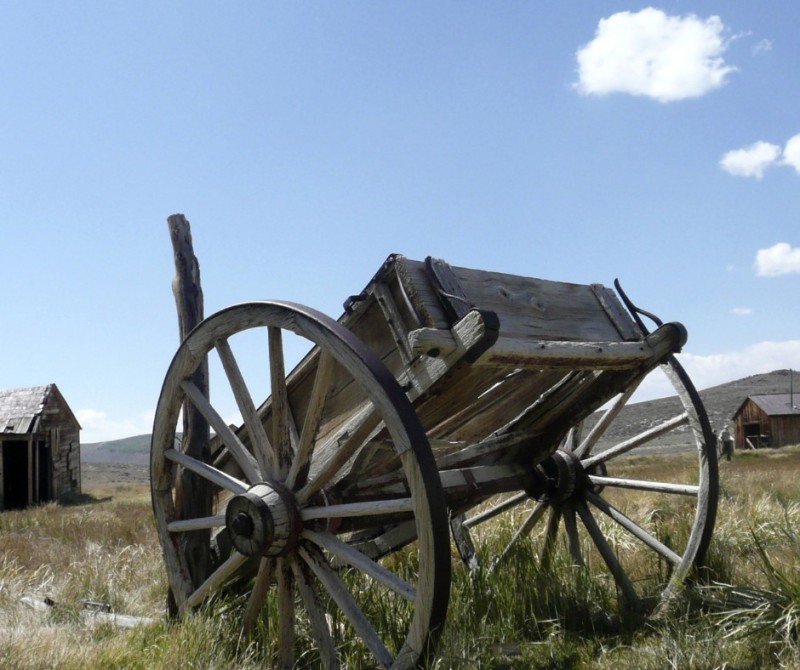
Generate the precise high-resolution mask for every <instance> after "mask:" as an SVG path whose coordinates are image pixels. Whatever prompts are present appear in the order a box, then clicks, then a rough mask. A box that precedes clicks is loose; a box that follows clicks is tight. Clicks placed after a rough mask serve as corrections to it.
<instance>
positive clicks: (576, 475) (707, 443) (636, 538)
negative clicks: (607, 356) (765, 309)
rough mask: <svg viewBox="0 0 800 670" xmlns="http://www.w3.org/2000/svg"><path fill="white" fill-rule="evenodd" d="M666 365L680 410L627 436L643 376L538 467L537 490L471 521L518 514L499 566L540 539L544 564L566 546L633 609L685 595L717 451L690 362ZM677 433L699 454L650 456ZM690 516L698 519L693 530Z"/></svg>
mask: <svg viewBox="0 0 800 670" xmlns="http://www.w3.org/2000/svg"><path fill="white" fill-rule="evenodd" d="M660 369H661V370H663V372H664V373H665V374H666V375H667V377H668V378H669V380H670V382H671V383H672V385H673V387H674V389H675V391H676V392H677V399H676V400H675V401H674V404H675V409H676V413H675V414H674V415H671V416H669V417H667V418H663V417H660V418H659V419H657V420H654V421H652V422H648V424H647V425H643V426H640V427H638V428H637V432H636V433H635V434H620V433H619V431H618V427H619V424H624V422H622V421H619V419H620V414H621V413H622V412H623V411H624V408H625V406H626V404H627V403H628V401H629V399H630V398H631V396H632V395H633V393H634V391H635V390H636V388H637V387H638V386H639V385H640V383H641V382H642V379H643V378H637V379H636V380H635V382H634V383H632V384H630V385H629V386H628V388H626V389H625V390H624V391H623V392H622V393H621V394H619V395H618V396H617V397H616V398H615V399H613V400H612V402H611V403H610V404H609V405H608V406H607V409H605V410H604V411H603V412H602V413H601V414H599V415H597V416H599V418H597V417H591V418H590V419H588V420H587V421H585V422H582V423H581V424H579V425H576V426H574V427H573V428H572V429H571V430H570V432H569V434H568V435H567V437H566V439H565V440H564V441H563V442H562V444H561V445H560V447H559V448H558V449H557V450H556V451H555V453H553V454H552V456H550V457H549V458H548V459H546V460H545V461H544V462H543V463H541V464H540V465H539V466H538V467H537V475H538V477H537V482H536V485H535V486H534V487H532V488H533V490H532V491H528V492H523V493H520V494H517V495H513V496H510V497H508V498H507V499H505V500H503V501H501V502H497V503H495V504H494V505H493V506H491V507H488V508H487V509H484V510H483V511H481V512H480V513H478V514H474V515H472V516H471V518H469V519H467V520H466V521H465V522H464V526H465V527H467V528H470V527H475V526H478V525H479V524H482V523H484V522H486V521H488V520H489V519H491V518H494V517H498V516H499V515H501V514H508V513H510V514H513V515H514V516H513V517H512V518H513V520H514V523H515V524H516V530H515V532H514V534H513V536H512V538H511V540H510V542H509V543H508V545H507V546H506V548H505V549H504V551H503V552H502V553H501V554H500V555H499V556H497V557H495V560H494V563H493V568H492V569H495V568H497V569H500V568H501V566H502V565H503V562H504V561H505V560H506V559H507V558H508V556H509V555H510V554H512V553H513V548H514V545H515V544H516V543H517V542H519V541H520V540H521V539H522V538H525V537H529V536H530V537H533V538H534V539H535V541H536V542H538V544H539V551H540V557H541V560H542V561H543V562H550V561H551V560H552V559H553V556H554V555H555V553H554V552H555V551H556V550H558V549H560V548H563V551H564V555H565V556H566V557H567V560H568V561H570V562H571V563H572V564H574V565H577V566H581V567H584V568H587V569H590V570H591V572H592V574H595V575H598V576H607V577H609V578H610V579H613V583H614V584H615V586H616V591H617V593H618V594H619V595H620V596H622V602H623V604H624V605H625V609H626V611H629V612H630V611H634V612H640V613H645V612H647V611H650V610H652V609H653V607H655V606H657V605H659V604H661V606H664V605H665V604H666V603H668V602H670V601H671V600H672V598H671V596H673V595H674V594H676V593H678V592H679V589H680V587H681V585H682V584H683V583H684V581H685V579H686V578H687V576H688V575H689V574H690V572H691V571H692V569H693V568H695V567H696V566H697V565H698V564H699V563H700V562H701V561H702V559H703V556H704V554H705V552H706V549H707V548H708V545H709V542H710V540H711V534H712V531H713V528H714V521H715V517H716V508H717V493H718V478H717V453H716V445H715V440H714V437H713V434H712V433H711V429H710V426H709V422H708V417H707V415H706V412H705V408H704V407H703V404H702V402H701V401H700V398H699V396H698V395H697V392H696V390H695V389H694V387H693V385H692V383H691V381H690V380H689V378H688V377H687V375H686V373H685V372H684V370H683V369H682V367H681V366H680V365H679V363H678V362H677V361H676V360H675V358H674V357H673V356H670V357H669V358H668V359H667V360H666V361H665V363H663V364H662V365H661V366H660ZM658 370H659V368H656V370H654V371H653V372H652V373H651V374H657V373H658ZM615 420H617V421H615ZM584 424H585V425H584ZM615 426H617V427H616V428H615ZM673 431H679V433H680V435H679V436H675V437H677V439H676V440H673V441H675V442H683V443H686V444H691V445H692V446H693V447H694V452H695V457H694V458H691V456H690V455H687V460H686V464H685V465H684V466H683V467H674V468H671V469H669V470H664V469H663V467H660V466H659V465H658V463H659V461H657V460H652V459H649V458H648V456H647V454H648V453H651V452H650V451H649V448H650V447H652V446H653V441H654V440H656V439H658V438H662V439H663V438H664V437H665V436H666V435H667V434H670V433H672V432H673ZM637 456H638V458H637ZM649 460H650V462H648V461H649ZM641 470H644V471H646V474H644V475H643V474H641V472H640V471H641ZM523 505H525V507H522V506H523ZM687 516H688V517H689V518H690V519H692V520H691V521H690V526H691V527H690V529H689V530H688V532H687V531H686V518H687ZM640 548H644V549H645V551H644V552H642V551H637V550H638V549H640ZM642 555H644V556H645V560H642Z"/></svg>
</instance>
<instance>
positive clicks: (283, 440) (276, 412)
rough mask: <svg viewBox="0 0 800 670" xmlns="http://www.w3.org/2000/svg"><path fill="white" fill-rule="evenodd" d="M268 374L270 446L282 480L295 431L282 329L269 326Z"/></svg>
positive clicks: (294, 442) (290, 456)
mask: <svg viewBox="0 0 800 670" xmlns="http://www.w3.org/2000/svg"><path fill="white" fill-rule="evenodd" d="M267 331H268V333H269V336H268V339H269V373H270V381H271V390H272V445H273V447H274V448H275V451H276V456H277V459H276V460H277V473H276V474H277V475H278V478H279V479H285V478H286V475H287V474H288V472H289V468H290V467H291V464H292V459H293V458H294V444H296V435H297V430H296V429H295V427H294V421H293V419H292V410H291V407H290V406H289V392H288V390H287V388H286V371H285V367H284V361H283V331H281V329H280V328H277V327H274V326H270V327H269V328H268V329H267Z"/></svg>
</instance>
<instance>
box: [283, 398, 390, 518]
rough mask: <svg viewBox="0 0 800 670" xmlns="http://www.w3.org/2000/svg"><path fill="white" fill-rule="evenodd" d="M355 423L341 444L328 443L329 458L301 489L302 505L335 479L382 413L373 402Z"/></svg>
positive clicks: (299, 494)
mask: <svg viewBox="0 0 800 670" xmlns="http://www.w3.org/2000/svg"><path fill="white" fill-rule="evenodd" d="M354 423H355V424H356V425H355V426H354V428H353V430H352V432H351V431H347V430H345V432H344V433H342V434H341V437H340V439H339V441H338V442H339V444H338V445H337V446H336V447H334V445H333V444H330V445H328V448H326V449H325V450H323V451H325V454H324V457H326V458H327V460H326V461H325V462H324V463H322V464H321V467H320V468H319V470H318V471H317V472H315V473H313V477H312V478H311V479H310V481H309V482H308V483H307V484H306V485H305V486H304V487H303V488H302V489H301V490H300V492H299V493H298V494H297V502H298V504H300V505H302V504H303V503H304V502H306V501H307V500H308V499H309V498H310V497H311V496H312V495H314V493H316V492H317V491H320V490H322V489H323V488H325V486H326V485H327V484H328V483H329V482H330V481H331V479H333V477H334V476H335V475H336V473H337V472H339V471H340V470H341V469H342V468H343V467H344V465H345V464H346V463H347V461H348V460H350V457H351V456H353V454H355V452H356V451H357V450H358V449H359V447H361V446H362V445H363V444H364V442H366V440H367V439H368V438H369V436H370V434H371V433H372V432H373V431H374V430H375V429H376V428H377V427H378V425H379V424H380V423H381V417H380V414H379V413H378V412H377V411H376V409H375V406H374V405H372V404H371V403H369V404H368V406H366V407H365V408H363V409H362V410H361V411H360V412H359V413H358V414H357V416H356V418H355V420H354Z"/></svg>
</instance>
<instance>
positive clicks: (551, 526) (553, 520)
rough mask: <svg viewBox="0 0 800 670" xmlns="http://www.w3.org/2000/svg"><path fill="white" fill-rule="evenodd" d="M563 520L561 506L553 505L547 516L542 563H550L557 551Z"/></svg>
mask: <svg viewBox="0 0 800 670" xmlns="http://www.w3.org/2000/svg"><path fill="white" fill-rule="evenodd" d="M560 520H561V506H560V505H555V504H554V505H551V507H550V515H549V516H548V517H547V528H546V530H545V533H544V544H543V545H542V553H541V556H540V560H541V562H542V565H549V564H550V562H551V561H552V560H553V554H554V553H555V548H556V540H557V539H558V524H559V521H560Z"/></svg>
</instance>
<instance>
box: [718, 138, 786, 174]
mask: <svg viewBox="0 0 800 670" xmlns="http://www.w3.org/2000/svg"><path fill="white" fill-rule="evenodd" d="M780 154H781V148H780V147H779V146H778V145H777V144H770V143H769V142H756V143H755V144H751V145H750V146H749V147H745V148H744V149H734V150H733V151H728V152H727V153H726V154H725V155H724V156H723V157H722V158H721V159H720V161H719V164H720V167H721V168H722V169H723V170H725V172H727V173H729V174H732V175H734V176H735V177H755V178H756V179H761V177H763V176H764V170H766V169H767V168H768V167H769V166H770V165H773V164H775V163H776V162H777V160H778V157H779V156H780Z"/></svg>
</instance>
